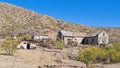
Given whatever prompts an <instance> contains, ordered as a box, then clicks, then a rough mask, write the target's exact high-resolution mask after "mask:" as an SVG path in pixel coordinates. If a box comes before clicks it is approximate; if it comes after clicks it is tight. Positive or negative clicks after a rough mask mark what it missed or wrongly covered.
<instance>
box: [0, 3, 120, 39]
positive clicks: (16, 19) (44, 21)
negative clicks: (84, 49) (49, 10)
mask: <svg viewBox="0 0 120 68" xmlns="http://www.w3.org/2000/svg"><path fill="white" fill-rule="evenodd" d="M44 29H50V30H52V31H55V32H58V31H59V30H61V29H62V30H68V31H76V32H88V33H90V32H96V31H101V30H105V31H107V33H108V34H109V35H110V41H120V40H119V38H120V34H119V33H120V28H96V27H89V26H84V25H78V24H73V23H71V22H65V21H62V20H60V19H56V18H53V17H50V16H47V15H44V14H38V13H36V12H33V11H30V10H27V9H24V8H21V7H17V6H15V5H12V4H8V3H3V2H0V35H8V34H12V35H16V34H19V33H23V34H24V33H29V34H40V33H42V31H43V30H44Z"/></svg>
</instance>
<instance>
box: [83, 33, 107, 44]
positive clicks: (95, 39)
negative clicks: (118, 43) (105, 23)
mask: <svg viewBox="0 0 120 68" xmlns="http://www.w3.org/2000/svg"><path fill="white" fill-rule="evenodd" d="M108 43H109V36H108V34H107V33H106V32H105V31H102V32H101V33H99V34H98V35H96V36H91V37H85V38H84V41H83V44H93V45H100V44H108Z"/></svg>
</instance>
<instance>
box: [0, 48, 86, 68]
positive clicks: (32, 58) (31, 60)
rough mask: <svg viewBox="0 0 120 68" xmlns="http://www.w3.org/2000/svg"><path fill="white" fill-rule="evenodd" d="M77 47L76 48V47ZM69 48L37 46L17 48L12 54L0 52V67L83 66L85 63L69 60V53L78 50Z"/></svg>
mask: <svg viewBox="0 0 120 68" xmlns="http://www.w3.org/2000/svg"><path fill="white" fill-rule="evenodd" d="M77 49H78V48H77ZM77 49H76V50H73V49H71V48H68V49H63V50H56V49H47V48H42V47H40V48H37V49H36V50H24V49H19V50H18V51H17V52H16V53H15V55H14V56H7V55H4V52H1V53H0V68H39V66H41V67H44V68H47V67H45V66H54V67H56V68H75V66H77V67H79V68H80V67H84V68H85V64H84V63H81V62H79V61H74V60H69V58H70V57H69V55H71V54H72V55H73V54H75V53H77V52H78V51H79V50H77Z"/></svg>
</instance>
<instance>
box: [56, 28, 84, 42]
mask: <svg viewBox="0 0 120 68" xmlns="http://www.w3.org/2000/svg"><path fill="white" fill-rule="evenodd" d="M85 35H86V33H76V32H70V31H65V30H61V31H59V32H58V35H57V39H61V40H62V42H63V43H64V44H69V43H70V42H71V41H73V42H77V43H78V44H81V43H82V40H83V39H84V36H85Z"/></svg>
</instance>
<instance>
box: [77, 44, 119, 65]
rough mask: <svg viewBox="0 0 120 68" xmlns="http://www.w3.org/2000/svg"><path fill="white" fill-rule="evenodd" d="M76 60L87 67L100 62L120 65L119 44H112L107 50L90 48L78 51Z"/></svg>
mask: <svg viewBox="0 0 120 68" xmlns="http://www.w3.org/2000/svg"><path fill="white" fill-rule="evenodd" d="M111 46H112V47H111ZM77 59H78V60H79V61H82V62H84V63H86V64H87V65H89V64H90V63H101V62H102V63H106V62H107V63H120V43H113V44H112V45H110V46H109V47H107V48H101V47H96V46H90V47H89V48H85V49H82V50H80V52H79V54H78V57H77ZM108 61H109V62H108Z"/></svg>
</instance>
